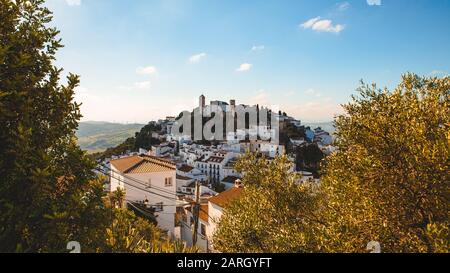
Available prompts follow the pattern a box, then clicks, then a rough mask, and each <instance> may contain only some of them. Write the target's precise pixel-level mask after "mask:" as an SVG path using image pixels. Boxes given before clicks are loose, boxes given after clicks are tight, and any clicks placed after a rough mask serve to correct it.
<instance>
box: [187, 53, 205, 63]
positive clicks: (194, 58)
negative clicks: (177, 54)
mask: <svg viewBox="0 0 450 273" xmlns="http://www.w3.org/2000/svg"><path fill="white" fill-rule="evenodd" d="M206 56H207V54H206V53H204V52H202V53H199V54H196V55H192V56H191V57H189V62H190V63H191V64H196V63H199V62H200V61H201V60H202V59H204V58H206Z"/></svg>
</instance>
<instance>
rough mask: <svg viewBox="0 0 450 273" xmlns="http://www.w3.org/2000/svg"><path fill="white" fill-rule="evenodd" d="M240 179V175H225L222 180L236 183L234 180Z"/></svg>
mask: <svg viewBox="0 0 450 273" xmlns="http://www.w3.org/2000/svg"><path fill="white" fill-rule="evenodd" d="M238 179H239V177H237V176H227V177H225V178H224V179H223V180H222V182H227V183H233V184H234V182H235V181H236V180H238Z"/></svg>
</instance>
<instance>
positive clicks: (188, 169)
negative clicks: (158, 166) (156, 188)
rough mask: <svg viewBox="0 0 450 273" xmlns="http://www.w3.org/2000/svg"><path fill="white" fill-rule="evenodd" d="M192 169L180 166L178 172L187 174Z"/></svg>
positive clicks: (187, 166)
mask: <svg viewBox="0 0 450 273" xmlns="http://www.w3.org/2000/svg"><path fill="white" fill-rule="evenodd" d="M193 169H194V167H191V166H189V165H186V164H185V165H183V166H181V167H180V168H179V169H178V170H179V171H182V172H185V173H188V172H190V171H192V170H193Z"/></svg>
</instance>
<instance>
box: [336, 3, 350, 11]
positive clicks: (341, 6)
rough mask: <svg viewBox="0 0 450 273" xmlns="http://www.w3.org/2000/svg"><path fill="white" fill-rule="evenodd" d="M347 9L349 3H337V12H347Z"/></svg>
mask: <svg viewBox="0 0 450 273" xmlns="http://www.w3.org/2000/svg"><path fill="white" fill-rule="evenodd" d="M349 8H350V3H349V2H342V3H338V10H339V11H344V10H348V9H349Z"/></svg>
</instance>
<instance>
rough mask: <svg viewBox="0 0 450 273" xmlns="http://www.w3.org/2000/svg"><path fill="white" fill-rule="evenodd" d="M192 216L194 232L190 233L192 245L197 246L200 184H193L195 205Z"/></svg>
mask: <svg viewBox="0 0 450 273" xmlns="http://www.w3.org/2000/svg"><path fill="white" fill-rule="evenodd" d="M192 211H193V215H194V231H193V232H192V245H194V246H195V245H197V231H198V218H199V213H200V183H199V182H198V181H196V182H195V204H194V209H193V210H192Z"/></svg>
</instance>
